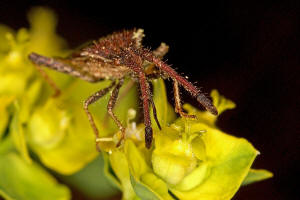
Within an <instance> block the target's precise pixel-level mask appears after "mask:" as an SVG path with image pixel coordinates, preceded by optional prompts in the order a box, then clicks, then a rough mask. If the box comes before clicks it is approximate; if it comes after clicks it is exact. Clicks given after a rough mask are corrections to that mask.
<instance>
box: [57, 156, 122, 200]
mask: <svg viewBox="0 0 300 200" xmlns="http://www.w3.org/2000/svg"><path fill="white" fill-rule="evenodd" d="M104 167H105V166H104V160H103V157H102V156H98V157H97V158H96V159H95V160H93V161H92V162H90V163H89V164H88V165H87V166H85V167H84V168H83V169H81V170H80V171H78V172H77V173H75V174H72V175H70V176H60V178H61V179H62V180H63V181H64V182H66V183H68V185H70V186H72V187H73V188H76V190H78V191H80V192H81V193H82V194H84V195H85V196H87V197H90V198H92V199H96V198H98V199H99V198H101V199H109V198H110V197H112V196H115V195H116V194H118V193H119V192H118V190H117V188H116V187H115V186H114V185H112V184H111V183H110V182H109V180H108V179H107V177H105V175H104V173H103V172H104V171H103V170H104Z"/></svg>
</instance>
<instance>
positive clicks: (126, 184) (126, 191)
mask: <svg viewBox="0 0 300 200" xmlns="http://www.w3.org/2000/svg"><path fill="white" fill-rule="evenodd" d="M109 161H110V164H111V167H112V169H113V171H114V172H115V174H116V176H117V177H118V179H119V181H120V185H121V188H122V192H123V197H122V199H124V200H132V199H136V198H137V196H136V194H135V192H134V189H133V187H132V185H131V182H130V172H129V167H128V161H127V159H126V156H125V154H124V152H122V151H121V150H118V149H114V150H113V151H112V152H111V153H110V154H109Z"/></svg>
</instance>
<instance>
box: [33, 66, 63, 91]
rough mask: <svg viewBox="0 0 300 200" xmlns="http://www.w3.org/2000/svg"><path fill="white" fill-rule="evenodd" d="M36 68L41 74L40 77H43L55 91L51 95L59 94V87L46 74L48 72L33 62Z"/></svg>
mask: <svg viewBox="0 0 300 200" xmlns="http://www.w3.org/2000/svg"><path fill="white" fill-rule="evenodd" d="M33 65H34V66H35V67H36V69H37V70H38V71H39V73H40V74H41V75H42V77H43V78H44V79H45V81H46V82H47V83H48V84H49V85H50V86H51V87H52V88H53V89H54V91H55V93H54V94H53V97H58V96H59V95H60V94H61V91H60V89H59V88H58V87H57V86H56V84H55V83H54V81H53V80H52V79H51V78H50V77H49V76H48V74H47V73H46V72H45V70H43V68H42V67H41V66H39V65H38V64H35V63H34V64H33Z"/></svg>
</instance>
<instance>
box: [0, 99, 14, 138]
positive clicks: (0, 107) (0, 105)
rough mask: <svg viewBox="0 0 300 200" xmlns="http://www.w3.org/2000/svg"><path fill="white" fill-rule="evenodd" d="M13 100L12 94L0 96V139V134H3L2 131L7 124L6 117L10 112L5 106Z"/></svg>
mask: <svg viewBox="0 0 300 200" xmlns="http://www.w3.org/2000/svg"><path fill="white" fill-rule="evenodd" d="M13 100H14V97H13V96H2V97H0V119H1V120H0V141H1V138H2V135H3V134H4V131H5V130H6V128H7V125H8V119H9V116H10V113H9V112H8V110H7V107H8V106H9V105H10V104H11V103H12V101H13Z"/></svg>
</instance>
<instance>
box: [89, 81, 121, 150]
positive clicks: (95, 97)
mask: <svg viewBox="0 0 300 200" xmlns="http://www.w3.org/2000/svg"><path fill="white" fill-rule="evenodd" d="M115 84H116V82H115V81H114V82H112V83H111V85H110V86H108V87H107V88H104V89H102V90H99V91H98V92H96V93H95V94H93V95H92V96H90V97H89V98H88V99H87V100H85V101H84V105H83V107H84V110H85V113H86V114H87V116H88V119H89V122H90V124H91V126H92V128H93V131H94V133H95V136H96V147H97V150H98V151H100V149H99V146H98V139H99V131H98V129H97V126H96V124H95V121H94V118H93V116H92V114H91V113H90V111H89V109H88V106H89V105H90V104H92V103H94V102H96V101H97V100H98V99H100V98H101V97H103V96H104V95H105V94H107V93H108V92H109V91H110V90H111V89H112V88H113V87H114V86H115Z"/></svg>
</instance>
